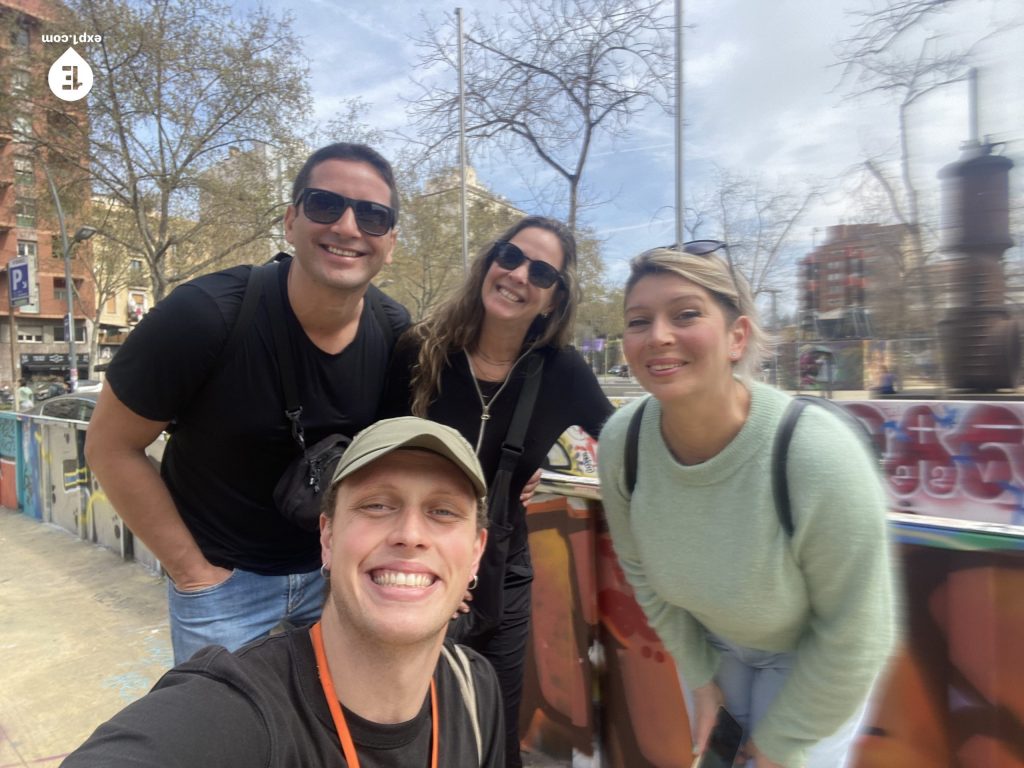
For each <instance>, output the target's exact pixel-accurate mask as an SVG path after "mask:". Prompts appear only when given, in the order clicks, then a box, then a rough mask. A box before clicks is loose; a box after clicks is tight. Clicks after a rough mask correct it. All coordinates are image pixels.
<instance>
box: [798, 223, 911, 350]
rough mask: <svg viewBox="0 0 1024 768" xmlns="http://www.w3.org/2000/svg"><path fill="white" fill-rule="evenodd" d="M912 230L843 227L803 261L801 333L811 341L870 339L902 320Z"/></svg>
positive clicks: (832, 229)
mask: <svg viewBox="0 0 1024 768" xmlns="http://www.w3.org/2000/svg"><path fill="white" fill-rule="evenodd" d="M906 239H907V238H906V228H905V227H902V226H898V225H894V226H883V225H880V224H840V225H836V226H832V227H828V228H827V229H826V234H825V241H824V242H823V243H822V244H821V245H819V246H817V247H816V248H815V249H814V250H813V251H811V252H810V253H809V254H807V256H805V257H804V258H803V259H802V260H801V261H800V269H799V278H798V279H799V285H798V294H799V296H800V329H801V333H802V335H804V337H806V338H821V339H866V338H871V337H873V336H874V335H875V334H876V333H878V332H884V330H886V329H887V328H888V326H890V325H895V324H896V323H897V322H898V315H899V313H898V312H897V309H898V306H899V302H901V301H903V300H904V297H903V291H902V288H903V285H902V281H901V279H900V265H901V264H903V263H904V262H905V259H904V253H905V250H906Z"/></svg>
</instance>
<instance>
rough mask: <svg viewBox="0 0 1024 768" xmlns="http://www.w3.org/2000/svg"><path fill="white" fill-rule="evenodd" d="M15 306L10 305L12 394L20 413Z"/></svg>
mask: <svg viewBox="0 0 1024 768" xmlns="http://www.w3.org/2000/svg"><path fill="white" fill-rule="evenodd" d="M14 310H15V307H14V304H13V303H12V304H11V305H10V312H11V315H10V317H11V392H12V393H13V394H14V400H13V401H12V402H13V403H14V412H15V413H18V412H19V410H20V405H21V403H20V402H19V401H20V400H21V398H20V397H19V395H18V390H19V389H20V388H21V386H20V385H21V376H20V375H19V371H18V353H17V350H16V349H15V344H17V343H18V321H17V320H16V319H15V318H14Z"/></svg>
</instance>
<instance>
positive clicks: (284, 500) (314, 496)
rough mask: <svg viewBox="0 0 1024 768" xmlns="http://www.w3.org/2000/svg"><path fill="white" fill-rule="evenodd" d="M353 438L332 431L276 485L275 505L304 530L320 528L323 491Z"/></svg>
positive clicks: (286, 472)
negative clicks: (333, 433)
mask: <svg viewBox="0 0 1024 768" xmlns="http://www.w3.org/2000/svg"><path fill="white" fill-rule="evenodd" d="M351 442H352V440H351V438H349V437H347V436H346V435H328V436H327V437H325V438H324V439H323V440H321V441H320V442H318V443H317V444H316V445H314V446H313V447H312V448H309V449H305V450H303V452H302V454H301V455H299V456H298V457H296V459H295V461H293V462H292V463H291V464H289V465H288V468H287V469H286V470H285V471H284V474H282V475H281V479H280V480H278V481H277V485H275V486H274V506H276V507H277V510H278V512H280V513H281V515H282V516H283V517H284V518H285V519H286V520H288V521H289V522H291V523H293V524H295V525H297V526H298V527H299V528H301V529H302V530H304V531H312V532H314V533H315V532H317V531H319V530H320V508H321V506H322V505H323V496H322V495H321V493H320V491H321V490H323V489H325V488H327V486H328V485H329V484H330V482H331V477H332V476H333V475H334V469H335V467H337V466H338V461H339V460H340V459H341V457H342V454H344V453H345V449H346V448H348V446H349V443H351Z"/></svg>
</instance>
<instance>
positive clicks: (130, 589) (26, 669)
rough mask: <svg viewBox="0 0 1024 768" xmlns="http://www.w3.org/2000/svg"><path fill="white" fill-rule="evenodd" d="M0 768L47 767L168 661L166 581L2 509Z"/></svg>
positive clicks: (148, 682)
mask: <svg viewBox="0 0 1024 768" xmlns="http://www.w3.org/2000/svg"><path fill="white" fill-rule="evenodd" d="M0 553H2V555H0V768H14V767H15V766H17V767H18V768H23V767H24V768H27V767H28V766H32V768H51V767H52V766H57V765H59V764H60V762H61V760H63V758H64V757H65V756H66V755H67V754H68V753H69V752H71V751H72V750H73V749H74V748H75V747H77V746H78V745H79V744H81V743H82V742H83V741H85V739H86V738H87V737H88V736H89V734H91V733H92V732H93V730H94V729H95V728H96V726H98V725H99V724H100V723H102V722H103V721H105V720H107V719H108V718H109V717H110V716H111V715H113V714H114V713H115V712H118V711H120V710H121V709H122V708H124V706H125V705H127V704H129V703H130V702H132V701H134V700H135V699H137V698H138V697H139V696H141V695H143V694H144V693H146V691H148V690H149V689H150V688H151V687H152V685H153V684H154V683H155V682H156V680H157V678H159V677H160V675H161V674H163V673H164V672H165V671H166V670H167V669H168V668H170V666H171V663H172V657H171V640H170V633H169V631H168V628H167V600H166V591H165V589H166V588H165V587H164V583H163V580H162V579H160V578H158V577H156V576H154V575H152V574H150V573H148V572H146V571H145V569H143V568H142V567H141V566H139V565H138V564H136V563H127V562H124V561H122V560H120V559H119V558H118V557H117V556H116V555H114V554H113V553H111V552H110V551H108V550H105V549H102V548H100V547H97V546H95V545H92V544H89V543H87V542H84V541H81V540H79V539H77V538H75V537H73V536H72V535H70V534H69V533H67V532H65V531H64V530H62V529H59V528H56V527H54V526H50V525H45V524H42V523H39V522H37V521H35V520H32V519H30V518H28V517H25V516H24V515H22V514H20V513H18V512H12V511H10V510H7V509H3V508H0Z"/></svg>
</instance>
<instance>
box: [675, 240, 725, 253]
mask: <svg viewBox="0 0 1024 768" xmlns="http://www.w3.org/2000/svg"><path fill="white" fill-rule="evenodd" d="M724 247H725V243H723V242H720V241H718V240H693V241H691V242H689V243H683V251H684V252H685V253H689V254H691V255H693V256H707V255H708V254H709V253H714V252H715V251H717V250H720V249H722V248H724Z"/></svg>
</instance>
